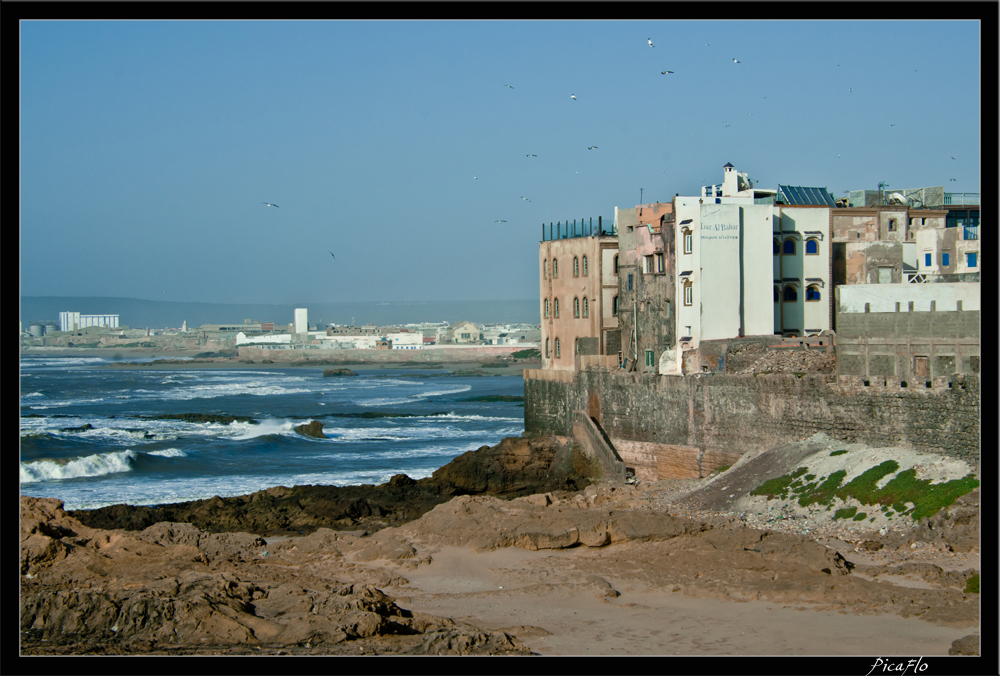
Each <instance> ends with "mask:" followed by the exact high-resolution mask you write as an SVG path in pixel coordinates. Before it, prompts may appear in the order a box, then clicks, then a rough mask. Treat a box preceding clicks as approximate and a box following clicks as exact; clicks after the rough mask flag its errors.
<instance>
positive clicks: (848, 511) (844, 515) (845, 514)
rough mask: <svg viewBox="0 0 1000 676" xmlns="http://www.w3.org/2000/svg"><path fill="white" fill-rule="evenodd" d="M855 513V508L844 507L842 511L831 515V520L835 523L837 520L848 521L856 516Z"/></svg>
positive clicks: (856, 510) (839, 510) (856, 509)
mask: <svg viewBox="0 0 1000 676" xmlns="http://www.w3.org/2000/svg"><path fill="white" fill-rule="evenodd" d="M857 512H858V508H857V507H844V508H843V509H838V510H837V511H836V512H834V513H833V520H834V521H836V520H837V519H850V518H852V517H853V516H854V515H855V514H857Z"/></svg>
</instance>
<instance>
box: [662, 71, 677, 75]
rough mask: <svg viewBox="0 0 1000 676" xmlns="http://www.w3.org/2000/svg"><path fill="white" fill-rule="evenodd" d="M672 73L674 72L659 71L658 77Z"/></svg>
mask: <svg viewBox="0 0 1000 676" xmlns="http://www.w3.org/2000/svg"><path fill="white" fill-rule="evenodd" d="M673 72H674V71H672V70H661V71H660V75H667V74H669V73H673Z"/></svg>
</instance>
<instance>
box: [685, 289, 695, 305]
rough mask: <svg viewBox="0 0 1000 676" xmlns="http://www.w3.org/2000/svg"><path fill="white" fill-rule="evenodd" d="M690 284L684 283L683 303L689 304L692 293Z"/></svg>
mask: <svg viewBox="0 0 1000 676" xmlns="http://www.w3.org/2000/svg"><path fill="white" fill-rule="evenodd" d="M691 288H692V286H691V285H690V284H685V285H684V304H685V305H691V299H692V297H693V296H694V294H693V293H692V291H691Z"/></svg>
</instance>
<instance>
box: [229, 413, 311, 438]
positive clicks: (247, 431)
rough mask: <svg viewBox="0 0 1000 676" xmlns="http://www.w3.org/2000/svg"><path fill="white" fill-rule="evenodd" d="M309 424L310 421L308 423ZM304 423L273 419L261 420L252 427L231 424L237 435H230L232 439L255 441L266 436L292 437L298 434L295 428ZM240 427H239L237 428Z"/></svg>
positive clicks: (248, 424)
mask: <svg viewBox="0 0 1000 676" xmlns="http://www.w3.org/2000/svg"><path fill="white" fill-rule="evenodd" d="M306 422H308V421H306ZM301 424H303V423H294V422H292V421H290V420H276V419H273V418H270V419H267V420H261V421H260V423H258V424H257V425H252V424H250V423H235V422H234V423H231V424H230V426H232V427H234V428H235V430H234V431H236V432H237V433H236V434H231V435H228V436H229V438H230V439H240V440H241V439H254V438H256V437H262V436H264V435H266V434H283V435H286V436H288V435H292V434H296V432H295V426H296V425H301ZM237 425H239V427H236V426H237Z"/></svg>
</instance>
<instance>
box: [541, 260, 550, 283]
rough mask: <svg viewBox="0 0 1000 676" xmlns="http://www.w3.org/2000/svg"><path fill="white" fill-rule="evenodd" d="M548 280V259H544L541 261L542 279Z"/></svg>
mask: <svg viewBox="0 0 1000 676" xmlns="http://www.w3.org/2000/svg"><path fill="white" fill-rule="evenodd" d="M548 278H549V259H548V258H546V259H545V260H544V261H542V279H548Z"/></svg>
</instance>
